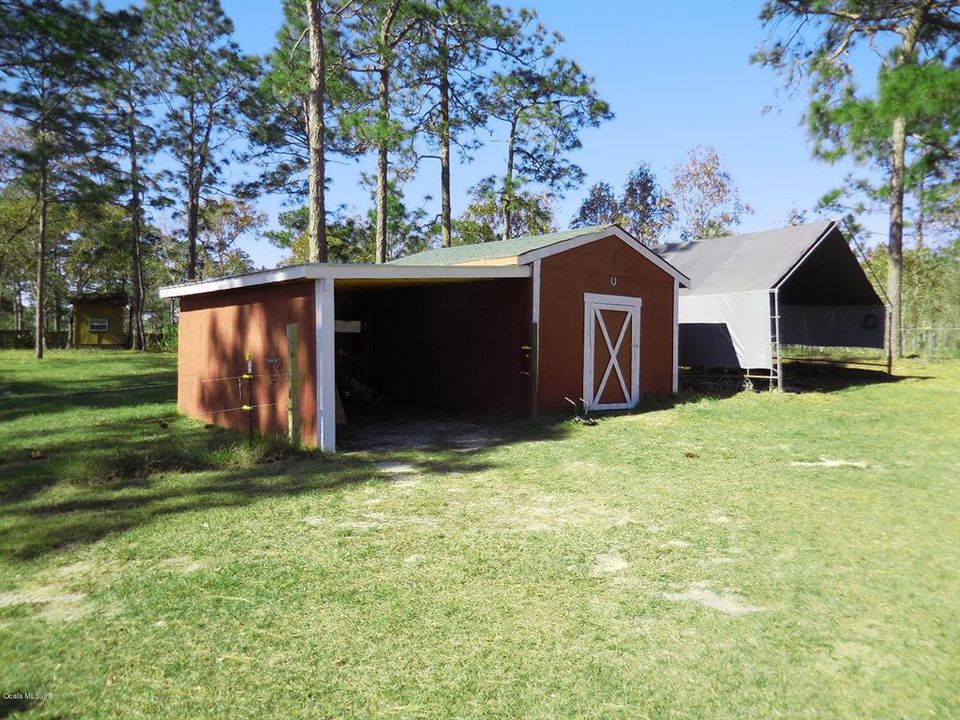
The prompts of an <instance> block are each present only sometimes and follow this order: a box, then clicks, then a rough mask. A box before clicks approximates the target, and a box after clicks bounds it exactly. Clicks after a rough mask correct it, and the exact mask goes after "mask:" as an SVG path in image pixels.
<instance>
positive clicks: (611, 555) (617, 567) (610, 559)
mask: <svg viewBox="0 0 960 720" xmlns="http://www.w3.org/2000/svg"><path fill="white" fill-rule="evenodd" d="M628 567H630V563H629V562H628V561H627V559H626V558H625V557H623V555H621V554H620V553H619V552H618V551H617V550H612V551H611V552H606V553H600V554H599V555H597V556H596V557H595V558H594V559H593V563H591V565H590V574H591V575H594V576H598V575H609V574H611V573H618V572H622V571H624V570H626V569H627V568H628Z"/></svg>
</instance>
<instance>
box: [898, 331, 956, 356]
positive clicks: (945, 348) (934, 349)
mask: <svg viewBox="0 0 960 720" xmlns="http://www.w3.org/2000/svg"><path fill="white" fill-rule="evenodd" d="M903 354H904V355H906V356H907V357H918V358H921V359H923V360H956V359H960V327H905V328H903Z"/></svg>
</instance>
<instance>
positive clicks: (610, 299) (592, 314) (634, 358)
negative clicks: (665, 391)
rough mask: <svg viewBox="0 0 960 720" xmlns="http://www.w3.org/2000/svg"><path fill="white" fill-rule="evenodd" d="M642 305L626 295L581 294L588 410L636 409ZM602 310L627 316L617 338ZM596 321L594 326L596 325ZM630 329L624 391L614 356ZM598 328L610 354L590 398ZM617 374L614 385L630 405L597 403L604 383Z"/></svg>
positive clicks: (638, 398)
mask: <svg viewBox="0 0 960 720" xmlns="http://www.w3.org/2000/svg"><path fill="white" fill-rule="evenodd" d="M642 305H643V301H642V300H641V299H640V298H638V297H630V296H628V295H602V294H600V293H584V294H583V399H584V401H585V402H586V403H587V407H589V408H590V409H591V410H629V409H630V408H634V407H636V406H637V403H639V402H640V309H641V307H642ZM601 310H615V311H618V312H626V313H627V316H626V318H625V319H624V321H623V325H621V326H620V329H619V333H618V335H617V337H616V338H614V337H612V336H611V335H610V333H609V332H608V330H607V326H606V323H605V322H604V320H603V316H602V315H601V314H600V311H601ZM595 319H596V322H595ZM628 324H629V326H630V330H631V333H630V334H631V338H630V387H629V389H628V388H627V380H626V378H625V377H623V372H622V370H621V368H620V364H619V363H618V362H617V355H618V353H619V350H620V347H621V345H622V344H623V342H624V341H625V340H626V338H625V334H626V330H627V326H628ZM597 325H599V326H600V331H601V333H602V336H603V341H604V343H606V346H607V351H608V352H609V353H610V361H609V362H608V363H607V367H606V368H604V373H603V378H602V379H601V380H600V388H599V392H597V397H596V398H594V395H593V381H594V367H593V356H594V350H595V347H596V346H595V341H596V332H595V328H596V326H597ZM613 372H615V373H616V378H615V379H616V381H617V382H619V383H620V387H621V389H622V390H623V394H624V397H629V398H630V400H629V402H623V403H600V402H599V399H600V396H602V395H603V391H604V389H605V388H606V384H607V382H609V381H610V380H611V379H613V378H611V375H612V373H613Z"/></svg>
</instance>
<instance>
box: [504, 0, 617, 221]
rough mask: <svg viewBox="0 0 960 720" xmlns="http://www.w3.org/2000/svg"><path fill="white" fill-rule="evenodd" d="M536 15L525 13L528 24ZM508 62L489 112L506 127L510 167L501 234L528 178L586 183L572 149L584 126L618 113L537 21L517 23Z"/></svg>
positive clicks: (559, 184)
mask: <svg viewBox="0 0 960 720" xmlns="http://www.w3.org/2000/svg"><path fill="white" fill-rule="evenodd" d="M531 21H532V16H530V15H525V16H524V17H523V23H524V24H526V25H529V24H530V22H531ZM517 37H518V40H517V41H516V43H515V45H514V48H513V49H512V50H511V51H510V52H508V53H506V54H505V57H506V58H507V59H508V61H509V62H508V67H507V68H506V69H505V71H503V72H497V73H495V74H494V75H493V77H492V79H491V86H492V89H491V91H490V94H489V98H488V100H487V111H488V112H489V114H490V115H492V116H493V117H494V118H496V119H497V120H500V121H501V122H503V123H505V124H506V126H507V158H506V171H505V173H504V176H503V182H502V185H501V198H502V199H501V208H502V214H503V223H502V238H503V239H504V240H505V239H507V238H508V237H509V236H510V235H509V234H510V232H511V226H512V220H511V218H512V215H513V213H514V212H515V211H516V210H517V199H518V198H519V192H518V191H519V190H520V188H521V187H522V186H523V185H524V183H526V182H533V183H538V184H540V185H543V186H545V187H546V188H548V189H549V190H550V191H552V192H563V191H564V190H569V189H570V188H574V187H577V186H578V185H580V184H581V183H582V182H583V178H584V173H583V170H582V169H581V168H580V166H579V165H577V164H576V163H574V162H573V161H571V160H570V157H569V154H570V153H571V152H572V151H574V150H577V149H578V148H580V147H581V142H580V131H581V130H583V129H584V128H587V127H597V126H598V125H599V124H600V123H601V122H603V121H604V120H609V119H611V118H612V117H613V113H611V112H610V108H609V106H608V105H607V103H606V102H605V101H603V100H602V99H600V97H599V96H598V95H597V93H596V90H595V89H594V81H593V78H591V77H589V76H588V75H586V74H585V73H584V72H583V71H582V70H581V69H580V66H579V65H578V64H577V63H575V62H573V61H572V60H569V59H567V58H564V57H559V56H557V55H556V47H557V44H558V43H559V42H560V40H561V38H560V37H559V36H558V35H553V36H551V35H549V34H548V33H547V32H546V31H545V30H544V29H543V27H542V26H539V25H537V26H536V27H534V28H533V30H532V31H531V32H529V33H528V32H525V31H524V30H523V29H522V28H518V32H517Z"/></svg>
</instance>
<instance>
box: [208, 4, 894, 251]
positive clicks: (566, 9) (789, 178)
mask: <svg viewBox="0 0 960 720" xmlns="http://www.w3.org/2000/svg"><path fill="white" fill-rule="evenodd" d="M223 4H224V10H225V11H226V13H227V14H228V15H229V16H230V17H231V18H232V19H233V21H234V23H235V24H236V40H237V41H238V42H239V43H240V45H241V47H242V48H243V49H244V50H245V51H247V52H250V53H257V54H264V53H266V52H267V51H269V49H270V47H271V46H272V43H273V40H274V35H275V33H276V31H277V29H278V28H279V26H280V23H281V20H282V17H281V10H280V3H279V0H276V1H275V0H223ZM508 4H509V3H508ZM524 5H525V6H527V7H531V8H533V9H535V10H536V11H537V13H538V15H539V16H540V19H541V21H542V22H543V24H544V25H546V26H547V27H548V28H549V29H551V30H556V31H559V32H560V33H561V34H562V35H563V36H564V37H565V40H566V42H565V44H564V46H563V50H562V52H563V53H564V54H565V55H567V56H569V57H571V58H573V59H575V60H576V61H578V62H579V63H580V64H581V66H582V67H583V68H584V70H585V71H586V72H588V73H590V74H591V75H593V76H594V77H595V78H596V83H597V88H598V90H599V93H600V95H601V97H603V98H604V99H605V100H607V101H608V102H609V103H610V106H611V109H612V110H613V112H614V113H615V115H616V117H615V119H614V120H612V121H610V122H607V123H605V124H603V125H601V126H600V127H599V128H597V129H590V130H587V131H585V132H584V133H583V135H582V140H583V148H582V149H581V150H580V151H579V152H578V153H577V154H576V161H577V162H578V163H579V164H580V165H581V166H582V167H583V168H584V170H585V171H586V172H587V181H586V184H585V185H584V187H583V188H581V189H580V190H574V191H571V192H570V193H569V194H568V195H567V197H566V198H564V199H563V200H561V201H560V202H559V203H558V205H557V213H556V215H557V221H558V224H559V225H560V226H561V227H566V225H567V223H568V222H569V220H570V218H571V216H572V215H573V214H574V213H575V211H576V208H577V206H578V205H579V202H580V200H581V199H582V197H583V195H584V193H585V190H586V187H587V186H588V185H589V184H592V183H594V182H597V181H600V180H606V181H607V182H610V183H611V184H612V185H613V186H614V187H618V186H620V185H621V184H622V183H623V181H624V179H625V178H626V175H627V173H628V172H629V171H630V170H631V169H632V168H633V167H634V166H635V165H636V164H637V162H639V161H645V162H647V163H649V164H650V166H651V167H652V168H653V170H654V172H655V173H656V174H657V176H658V179H659V180H660V182H661V184H664V185H667V184H668V183H669V178H670V173H671V169H672V168H673V166H674V165H676V164H677V163H678V162H679V161H680V160H681V159H682V158H683V157H684V155H685V154H686V152H687V150H689V149H690V148H692V147H694V146H696V145H712V146H714V147H715V148H716V149H717V150H718V151H719V152H720V154H721V156H722V157H723V159H724V161H725V162H726V164H727V166H728V167H729V169H730V171H731V173H732V175H733V178H734V180H735V181H736V182H737V183H738V184H739V186H740V188H741V190H742V195H743V198H744V200H746V201H747V202H748V203H749V204H750V205H752V206H753V208H754V209H755V211H756V213H755V214H754V215H752V216H749V217H747V218H746V220H745V221H744V223H743V224H742V226H741V228H740V229H741V230H742V231H745V232H746V231H751V230H762V229H767V228H771V227H778V226H782V225H784V224H786V219H787V216H788V214H789V212H790V210H791V208H795V207H796V208H800V209H809V208H811V207H812V206H813V205H814V204H815V203H816V201H817V199H818V198H820V197H821V196H822V195H823V194H824V193H825V192H827V191H828V190H830V189H831V188H833V187H836V186H837V185H839V184H840V182H841V181H842V179H843V177H844V175H845V174H846V172H848V171H849V170H850V169H851V166H849V165H843V164H841V165H837V166H831V165H827V164H825V163H823V162H821V161H818V160H814V159H813V158H812V157H811V153H810V143H809V141H808V139H807V136H806V132H805V129H804V127H803V126H802V114H803V109H804V103H805V98H804V96H803V95H802V94H800V95H798V96H796V97H792V98H791V97H786V96H784V94H783V93H782V92H778V90H779V88H780V80H779V79H778V78H777V77H775V76H774V74H773V73H772V72H771V71H770V70H767V69H765V68H762V67H758V66H753V65H751V64H750V63H749V57H750V55H751V53H752V52H753V51H754V49H755V47H756V45H757V43H758V42H760V41H761V40H762V39H763V37H764V30H763V28H762V27H761V25H760V22H759V20H757V14H758V12H759V9H760V3H759V2H723V1H714V0H711V1H707V0H700V1H694V0H685V1H682V2H652V1H646V0H645V1H640V0H637V1H634V2H630V1H626V2H620V1H615V0H587V1H584V0H540V1H533V2H528V3H524ZM771 105H775V106H776V108H775V109H774V110H772V111H768V112H764V108H766V107H768V106H771ZM501 138H502V131H500V130H499V129H497V130H496V131H495V134H494V138H493V142H490V143H488V144H487V145H486V146H485V147H484V148H483V149H481V150H480V151H479V152H478V153H477V154H476V158H475V160H474V162H473V163H471V164H469V165H466V166H463V167H460V168H455V169H454V173H453V202H454V206H453V210H454V216H456V215H457V214H459V213H460V212H461V211H462V210H463V209H464V207H465V206H466V197H467V196H466V193H467V190H468V189H469V187H470V186H471V185H473V184H474V183H475V182H476V181H477V180H479V179H480V178H482V177H484V176H486V175H489V174H491V173H502V168H503V163H504V146H503V143H502V142H498V141H499V140H500V139H501ZM371 168H372V165H371V163H370V160H369V159H367V160H362V161H360V162H359V163H353V162H351V163H350V164H349V165H347V166H343V165H334V166H332V167H331V169H330V172H331V175H332V177H333V184H332V186H331V189H330V192H329V195H328V201H327V202H328V207H332V206H335V205H339V204H341V203H345V204H346V205H348V206H354V207H356V208H357V209H358V210H365V209H366V207H367V206H368V203H369V200H368V196H367V191H366V190H364V189H363V188H361V187H359V186H358V183H357V178H358V176H359V172H360V171H362V170H367V171H369V170H370V169H371ZM235 172H243V170H242V169H240V168H238V169H236V171H235ZM438 186H439V168H438V167H437V166H436V164H434V163H430V162H425V163H423V164H422V167H421V170H420V172H419V175H418V176H417V177H416V178H415V179H414V180H413V181H412V182H411V183H410V185H409V186H408V187H407V188H406V194H407V199H408V202H409V204H411V205H412V204H415V203H416V202H417V201H418V200H420V199H421V198H422V197H423V196H424V195H427V194H431V195H433V196H434V197H437V196H438V195H439V189H438ZM260 207H261V209H262V210H264V211H265V212H267V213H268V214H269V215H270V216H271V221H270V222H271V225H273V224H275V221H276V214H277V212H278V211H279V210H281V209H282V208H283V205H282V199H281V198H264V199H262V200H261V202H260ZM428 207H430V209H431V210H433V211H436V208H437V201H434V202H433V204H432V205H428ZM864 220H866V221H867V222H866V225H867V227H868V229H870V230H872V231H874V232H878V233H882V232H883V231H884V230H885V227H884V222H883V218H882V217H873V218H864ZM242 245H243V247H244V248H245V249H246V250H247V251H248V252H249V253H250V255H251V256H252V257H253V259H254V262H255V264H257V265H258V266H260V265H263V266H268V267H269V266H273V265H274V264H276V263H277V262H278V261H279V260H280V258H281V253H280V251H279V250H277V249H276V248H274V247H272V246H271V245H270V244H269V243H267V242H266V241H256V240H255V239H253V238H249V239H245V240H244V241H242Z"/></svg>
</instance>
